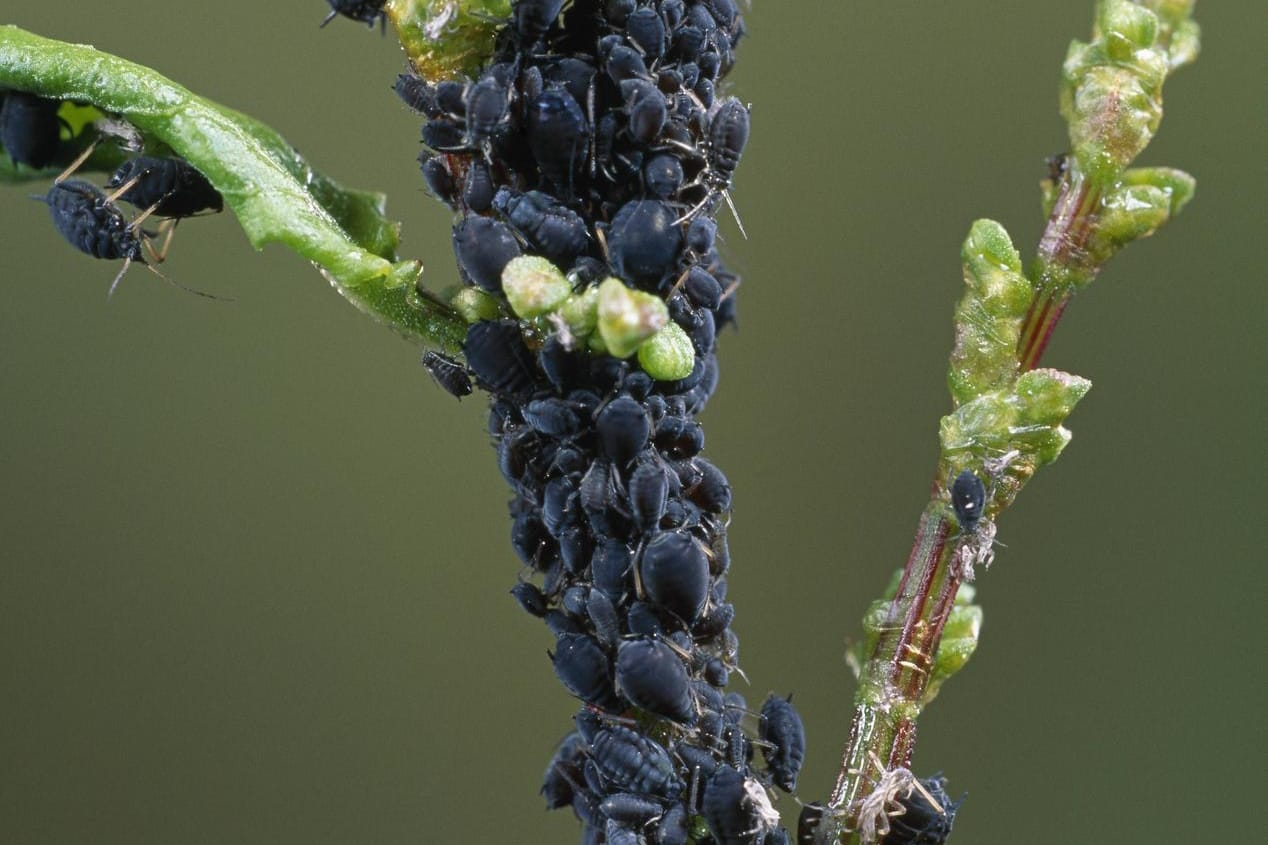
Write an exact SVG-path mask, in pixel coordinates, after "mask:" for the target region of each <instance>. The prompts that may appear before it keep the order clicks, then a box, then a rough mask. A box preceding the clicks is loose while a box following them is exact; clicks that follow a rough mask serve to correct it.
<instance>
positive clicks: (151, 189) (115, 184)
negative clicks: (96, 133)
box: [106, 156, 225, 217]
mask: <svg viewBox="0 0 1268 845" xmlns="http://www.w3.org/2000/svg"><path fill="white" fill-rule="evenodd" d="M129 184H130V187H128V188H127V190H125V191H123V193H121V194H119V196H118V198H119V199H121V200H123V201H124V202H128V203H131V204H132V205H134V206H136V207H137V208H140V209H152V211H151V213H153V214H156V215H158V216H159V217H189V216H191V215H194V214H198V213H199V212H202V211H216V212H218V211H222V210H223V209H224V207H225V204H224V199H223V198H222V197H221V196H220V193H219V192H218V191H217V190H216V189H215V188H213V187H212V186H211V182H209V181H208V180H207V177H206V176H204V175H203V174H202V173H201V172H199V170H198V169H197V168H196V167H194V166H193V165H192V164H190V163H189V162H187V161H185V160H184V159H179V158H161V157H158V156H137V157H136V158H130V159H128V160H127V161H125V162H124V163H123V164H121V165H119V167H118V169H116V170H115V172H114V173H112V174H111V176H110V179H109V180H108V181H107V182H106V187H107V188H122V187H123V186H125V185H129Z"/></svg>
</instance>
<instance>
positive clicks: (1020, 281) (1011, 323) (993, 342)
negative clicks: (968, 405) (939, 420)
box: [947, 220, 1032, 404]
mask: <svg viewBox="0 0 1268 845" xmlns="http://www.w3.org/2000/svg"><path fill="white" fill-rule="evenodd" d="M960 258H961V261H962V262H963V266H964V283H965V285H966V286H967V290H966V291H965V293H964V296H963V297H962V298H961V299H960V302H959V304H958V305H957V306H956V311H955V348H954V349H953V350H952V352H951V364H950V368H949V370H948V373H947V383H948V386H949V387H950V388H951V396H952V398H953V399H954V400H955V401H956V403H957V404H960V403H963V402H968V401H971V400H973V399H974V398H976V397H978V396H980V395H982V394H983V393H986V392H988V391H991V390H998V389H1000V388H1002V387H1006V386H1007V385H1008V384H1009V383H1010V382H1011V381H1012V379H1013V378H1014V376H1016V374H1017V340H1018V337H1019V335H1020V332H1021V319H1022V317H1023V316H1025V314H1026V309H1027V308H1028V307H1029V306H1030V300H1031V297H1032V287H1031V284H1030V282H1029V280H1027V278H1026V277H1025V276H1024V275H1022V273H1021V256H1020V255H1019V254H1018V252H1017V250H1016V249H1014V248H1013V243H1012V241H1011V240H1010V239H1009V237H1008V232H1006V231H1005V230H1004V227H1003V226H1001V225H999V224H998V223H996V222H994V221H993V220H978V221H977V222H975V223H974V224H973V227H972V229H970V230H969V236H968V238H966V239H965V241H964V246H963V248H962V249H961V250H960Z"/></svg>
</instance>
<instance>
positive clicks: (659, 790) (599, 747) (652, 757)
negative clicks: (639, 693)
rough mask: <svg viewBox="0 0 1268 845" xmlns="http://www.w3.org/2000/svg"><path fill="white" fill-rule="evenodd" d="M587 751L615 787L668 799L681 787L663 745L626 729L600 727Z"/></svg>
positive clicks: (613, 726)
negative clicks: (601, 728)
mask: <svg viewBox="0 0 1268 845" xmlns="http://www.w3.org/2000/svg"><path fill="white" fill-rule="evenodd" d="M590 753H591V755H592V757H593V759H594V762H595V763H596V764H597V765H598V767H599V770H600V771H601V772H602V774H603V777H604V778H605V779H606V780H607V781H608V782H609V783H611V784H612V785H613V786H614V787H616V789H617V790H620V791H628V792H636V793H641V794H644V795H658V796H662V797H667V798H668V797H673V796H676V795H677V794H678V793H679V792H681V791H682V789H683V784H682V781H680V780H679V779H678V776H677V774H676V772H675V768H674V764H673V761H672V760H671V759H670V758H669V752H667V751H666V750H665V748H664V746H662V745H661V744H660V743H658V742H655V741H653V740H651V739H648V738H647V737H645V736H643V735H642V734H640V733H637V732H635V731H632V730H630V729H629V728H626V727H622V726H621V725H612V726H611V727H608V728H604V729H603V730H600V731H599V732H598V734H597V735H596V736H595V738H594V743H593V744H592V745H591V749H590Z"/></svg>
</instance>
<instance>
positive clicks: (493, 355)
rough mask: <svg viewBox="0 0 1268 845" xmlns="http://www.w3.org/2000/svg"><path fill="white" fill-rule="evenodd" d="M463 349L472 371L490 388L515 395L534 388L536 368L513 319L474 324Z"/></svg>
mask: <svg viewBox="0 0 1268 845" xmlns="http://www.w3.org/2000/svg"><path fill="white" fill-rule="evenodd" d="M462 351H463V353H464V354H465V355H466V356H467V365H468V366H469V367H470V368H471V372H472V374H473V375H474V376H475V377H476V379H477V380H478V381H479V382H480V383H481V384H482V385H484V386H486V387H487V388H488V389H489V390H492V391H494V392H497V393H509V394H516V393H522V392H524V391H527V390H530V389H532V386H533V379H534V376H535V374H536V372H537V368H536V365H535V363H534V361H533V354H532V353H531V352H529V351H528V347H527V346H526V345H525V343H524V338H523V337H522V336H521V335H520V328H519V324H518V323H516V322H515V321H514V320H498V321H490V320H481V321H480V322H478V323H472V324H471V326H470V327H469V328H468V329H467V340H466V342H465V343H464V344H463V345H462Z"/></svg>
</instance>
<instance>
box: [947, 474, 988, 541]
mask: <svg viewBox="0 0 1268 845" xmlns="http://www.w3.org/2000/svg"><path fill="white" fill-rule="evenodd" d="M985 504H986V485H984V484H983V483H982V479H980V478H978V477H977V475H975V474H974V473H973V470H971V469H966V470H964V471H963V472H961V473H960V474H959V475H957V476H956V477H955V481H953V482H951V507H952V508H954V509H955V518H956V521H957V522H959V523H960V533H962V534H972V533H974V532H976V531H977V525H978V523H979V522H981V521H982V507H983V506H984V505H985Z"/></svg>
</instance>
